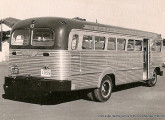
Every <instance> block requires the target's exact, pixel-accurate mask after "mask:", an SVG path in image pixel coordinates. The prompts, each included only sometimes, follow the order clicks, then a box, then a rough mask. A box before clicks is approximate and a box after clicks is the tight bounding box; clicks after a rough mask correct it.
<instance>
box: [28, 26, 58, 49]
mask: <svg viewBox="0 0 165 120" xmlns="http://www.w3.org/2000/svg"><path fill="white" fill-rule="evenodd" d="M36 29H43V30H46V29H47V30H51V31H52V33H53V35H52V37H53V39H51V40H53V44H52V45H50V46H37V45H35V46H34V45H33V37H34V30H36ZM30 33H31V34H30V36H31V38H30V45H31V46H32V47H53V46H54V44H55V32H54V30H53V29H51V28H33V29H32V30H31V32H30Z"/></svg>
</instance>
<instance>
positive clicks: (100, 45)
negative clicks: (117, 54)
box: [95, 36, 105, 50]
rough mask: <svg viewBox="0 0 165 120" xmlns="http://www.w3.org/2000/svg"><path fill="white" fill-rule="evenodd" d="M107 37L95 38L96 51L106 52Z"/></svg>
mask: <svg viewBox="0 0 165 120" xmlns="http://www.w3.org/2000/svg"><path fill="white" fill-rule="evenodd" d="M104 48H105V37H100V36H95V50H104Z"/></svg>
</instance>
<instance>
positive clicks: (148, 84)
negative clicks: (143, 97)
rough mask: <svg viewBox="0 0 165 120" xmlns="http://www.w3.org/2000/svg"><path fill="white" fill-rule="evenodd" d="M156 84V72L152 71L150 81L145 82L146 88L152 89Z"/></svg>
mask: <svg viewBox="0 0 165 120" xmlns="http://www.w3.org/2000/svg"><path fill="white" fill-rule="evenodd" d="M156 83H157V72H156V71H154V72H153V75H152V79H150V80H148V81H147V86H148V87H154V86H155V85H156Z"/></svg>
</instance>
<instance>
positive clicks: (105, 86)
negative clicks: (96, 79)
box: [101, 80, 111, 98]
mask: <svg viewBox="0 0 165 120" xmlns="http://www.w3.org/2000/svg"><path fill="white" fill-rule="evenodd" d="M101 93H102V96H103V97H104V98H107V97H108V96H109V94H110V93H111V85H110V81H109V80H105V81H104V82H103V84H102V87H101Z"/></svg>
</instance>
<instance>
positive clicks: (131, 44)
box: [127, 39, 134, 51]
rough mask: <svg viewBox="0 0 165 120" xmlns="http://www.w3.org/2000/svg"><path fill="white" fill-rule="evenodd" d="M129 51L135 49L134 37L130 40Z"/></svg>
mask: <svg viewBox="0 0 165 120" xmlns="http://www.w3.org/2000/svg"><path fill="white" fill-rule="evenodd" d="M127 51H134V40H132V39H129V40H128V44H127Z"/></svg>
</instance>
